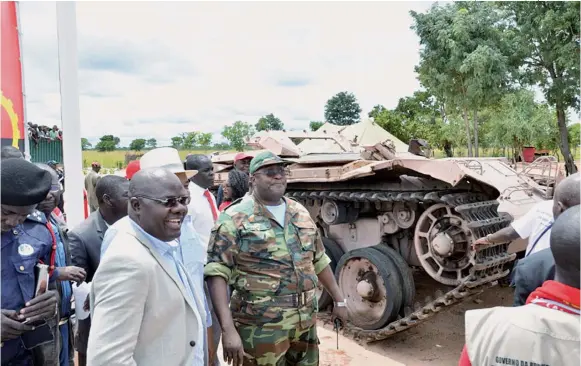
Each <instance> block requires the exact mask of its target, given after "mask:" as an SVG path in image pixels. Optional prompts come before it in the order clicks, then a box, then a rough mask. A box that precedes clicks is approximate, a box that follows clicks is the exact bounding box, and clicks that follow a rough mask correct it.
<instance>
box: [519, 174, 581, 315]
mask: <svg viewBox="0 0 581 366" xmlns="http://www.w3.org/2000/svg"><path fill="white" fill-rule="evenodd" d="M580 185H581V174H580V173H575V174H572V175H570V176H568V177H567V178H565V179H563V180H562V181H561V183H559V185H558V186H557V189H556V190H555V196H554V202H555V203H556V204H555V205H553V216H554V217H555V219H557V218H558V217H559V215H560V214H561V213H563V212H564V211H565V210H567V209H568V208H569V207H573V206H577V205H579V204H581V193H580V192H579V186H580ZM554 278H555V260H554V258H553V253H552V252H551V251H550V250H547V249H544V250H541V251H538V252H536V253H533V254H530V255H529V256H528V257H526V258H523V259H521V260H519V261H518V262H517V264H516V266H515V267H514V272H513V279H514V286H515V291H514V302H513V306H522V305H524V304H525V303H526V301H527V298H528V297H529V295H530V293H531V292H533V291H534V290H535V289H536V288H537V287H540V286H541V285H542V284H543V282H545V281H548V280H552V279H554Z"/></svg>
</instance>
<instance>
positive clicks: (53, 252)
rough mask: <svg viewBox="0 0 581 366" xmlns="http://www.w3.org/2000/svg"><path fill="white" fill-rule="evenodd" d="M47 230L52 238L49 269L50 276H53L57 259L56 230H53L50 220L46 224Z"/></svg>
mask: <svg viewBox="0 0 581 366" xmlns="http://www.w3.org/2000/svg"><path fill="white" fill-rule="evenodd" d="M46 228H47V229H48V231H49V232H50V236H51V237H52V250H51V253H50V267H49V272H48V273H49V275H50V276H52V273H53V272H54V268H55V266H54V265H55V259H56V245H57V243H56V235H55V233H54V230H53V228H52V225H51V223H50V219H48V220H47V222H46ZM40 263H42V261H40Z"/></svg>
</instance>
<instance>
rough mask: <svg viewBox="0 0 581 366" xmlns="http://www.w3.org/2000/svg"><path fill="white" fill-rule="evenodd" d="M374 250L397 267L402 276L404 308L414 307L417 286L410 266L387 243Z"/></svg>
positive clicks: (377, 246)
mask: <svg viewBox="0 0 581 366" xmlns="http://www.w3.org/2000/svg"><path fill="white" fill-rule="evenodd" d="M372 248H373V249H375V250H377V251H379V252H381V253H383V255H385V256H386V257H388V258H389V259H390V260H391V261H392V262H393V264H394V265H395V266H396V267H397V272H398V274H399V275H400V277H399V279H400V282H401V284H402V296H403V298H402V301H403V303H402V306H403V307H406V306H409V307H411V306H413V304H414V298H415V297H416V285H415V283H414V276H413V275H412V271H411V269H410V266H409V265H408V264H407V262H406V261H405V259H403V258H402V256H401V255H400V254H399V253H398V252H397V251H395V249H393V248H391V247H390V246H388V245H387V244H385V243H381V244H379V245H376V246H374V247H372Z"/></svg>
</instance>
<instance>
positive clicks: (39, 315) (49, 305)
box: [18, 290, 57, 323]
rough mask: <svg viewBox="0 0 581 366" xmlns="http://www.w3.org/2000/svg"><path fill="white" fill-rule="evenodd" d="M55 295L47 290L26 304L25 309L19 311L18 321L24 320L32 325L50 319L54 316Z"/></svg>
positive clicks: (55, 307) (55, 309)
mask: <svg viewBox="0 0 581 366" xmlns="http://www.w3.org/2000/svg"><path fill="white" fill-rule="evenodd" d="M56 311H57V294H56V292H55V291H52V290H48V291H47V292H45V293H44V294H42V295H39V296H37V297H35V298H34V299H32V300H30V301H29V302H27V303H26V307H25V308H23V309H22V310H20V315H19V316H18V317H19V319H21V320H22V319H26V322H27V323H34V322H37V321H43V320H46V319H50V318H52V317H53V316H55V315H56Z"/></svg>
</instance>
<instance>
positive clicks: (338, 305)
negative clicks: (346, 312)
mask: <svg viewBox="0 0 581 366" xmlns="http://www.w3.org/2000/svg"><path fill="white" fill-rule="evenodd" d="M335 306H336V307H338V308H346V307H347V299H344V300H343V301H339V302H337V301H335Z"/></svg>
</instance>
